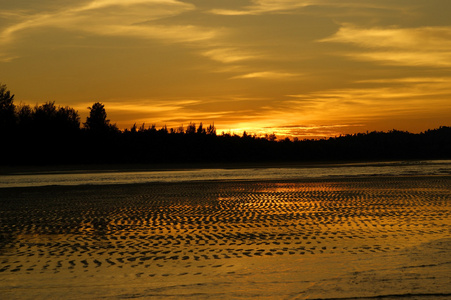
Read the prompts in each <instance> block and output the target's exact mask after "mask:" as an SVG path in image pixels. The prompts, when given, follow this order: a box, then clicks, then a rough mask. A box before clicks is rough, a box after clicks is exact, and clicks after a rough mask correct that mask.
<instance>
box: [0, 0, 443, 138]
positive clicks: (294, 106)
mask: <svg viewBox="0 0 451 300" xmlns="http://www.w3.org/2000/svg"><path fill="white" fill-rule="evenodd" d="M1 7H2V8H1V10H0V82H1V83H3V84H6V85H7V87H8V89H9V90H11V92H12V93H14V94H15V103H16V104H19V103H24V104H30V105H32V106H34V105H35V104H42V103H44V102H47V101H55V104H56V105H61V106H70V107H73V108H75V109H77V110H78V111H79V113H80V115H81V118H82V122H83V121H85V120H86V116H87V114H88V112H89V110H88V107H89V106H91V105H92V104H93V103H94V102H102V103H103V104H104V105H105V108H106V111H107V113H108V118H109V119H110V120H111V122H112V123H116V124H117V126H118V127H119V128H122V129H124V128H130V127H131V126H132V125H133V124H134V123H136V124H137V126H140V125H141V124H142V123H145V124H146V125H145V126H146V127H147V126H149V125H151V124H155V125H156V126H157V128H158V127H162V126H164V125H167V126H168V127H174V128H178V127H180V126H182V125H183V126H186V125H188V124H189V123H190V122H194V123H196V124H199V123H200V122H202V123H203V124H204V125H208V124H214V125H215V126H216V128H217V130H218V133H221V132H222V131H224V132H230V133H236V134H241V133H242V132H243V131H244V130H245V131H247V132H248V133H253V134H258V135H260V134H264V133H275V134H276V136H278V137H286V136H291V137H298V138H300V139H304V138H322V137H330V136H338V135H340V134H348V133H357V132H366V131H374V130H376V131H387V130H391V129H398V130H406V131H410V132H421V131H424V130H427V129H432V128H437V127H439V126H442V125H443V126H450V125H451V1H449V0H428V1H425V0H378V1H374V0H278V1H277V0H250V1H246V0H241V1H237V0H180V1H178V0H40V1H36V0H1Z"/></svg>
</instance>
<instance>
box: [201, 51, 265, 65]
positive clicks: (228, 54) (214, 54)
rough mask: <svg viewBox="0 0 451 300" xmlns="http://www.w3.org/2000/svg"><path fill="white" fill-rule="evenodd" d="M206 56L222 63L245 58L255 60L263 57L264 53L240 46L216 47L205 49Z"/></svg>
mask: <svg viewBox="0 0 451 300" xmlns="http://www.w3.org/2000/svg"><path fill="white" fill-rule="evenodd" d="M202 54H203V55H204V56H206V57H208V58H210V59H212V60H216V61H219V62H222V63H235V62H239V61H244V60H254V59H259V58H263V55H261V54H258V53H251V52H249V51H245V50H241V49H238V48H233V47H229V48H227V47H226V48H216V49H210V50H207V51H204V52H203V53H202Z"/></svg>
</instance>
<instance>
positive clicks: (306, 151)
mask: <svg viewBox="0 0 451 300" xmlns="http://www.w3.org/2000/svg"><path fill="white" fill-rule="evenodd" d="M88 109H89V115H88V117H87V118H86V121H85V122H81V120H80V116H79V113H78V111H76V110H74V109H73V108H71V107H67V106H66V107H61V106H57V105H55V102H46V103H44V104H42V105H36V106H35V107H31V106H29V105H24V104H20V105H15V103H14V95H12V94H11V92H10V91H9V90H8V89H7V87H6V85H4V84H3V85H2V84H0V155H1V156H0V157H1V160H0V165H4V166H6V165H7V166H14V165H60V164H99V163H101V164H112V163H165V164H171V163H197V162H207V163H208V162H221V163H227V162H311V161H371V160H400V159H402V160H404V159H451V127H448V126H441V127H440V128H437V129H432V130H431V129H430V130H427V131H424V132H422V133H418V134H414V133H409V132H405V131H398V130H391V131H388V132H376V131H375V132H367V133H358V134H350V135H342V136H339V137H331V138H327V139H320V140H296V139H295V140H290V139H288V138H286V139H283V140H278V139H277V137H276V136H275V135H273V134H271V135H266V136H264V137H258V136H255V135H248V134H246V133H245V132H244V133H243V135H242V136H239V135H236V134H229V133H222V134H221V135H219V134H217V133H216V129H215V127H214V125H209V126H207V127H205V126H204V125H203V124H202V123H200V124H198V125H196V124H194V123H190V124H189V125H188V126H186V127H182V126H181V127H179V128H167V127H166V126H164V127H162V128H156V126H155V125H151V126H148V127H146V126H145V124H142V125H141V126H139V127H137V126H136V125H134V126H133V127H132V128H130V129H125V130H119V129H118V128H117V126H116V125H114V124H112V123H111V122H110V120H108V119H107V113H106V109H105V106H104V105H103V104H102V103H100V102H95V103H94V104H93V105H92V106H91V107H89V108H88Z"/></svg>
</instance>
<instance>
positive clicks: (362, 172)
mask: <svg viewBox="0 0 451 300" xmlns="http://www.w3.org/2000/svg"><path fill="white" fill-rule="evenodd" d="M450 174H451V160H436V161H398V162H380V163H354V164H330V165H327V166H324V165H318V166H315V167H312V166H309V167H292V168H286V167H285V168H247V169H195V170H177V171H137V172H121V171H116V172H115V171H110V172H96V173H92V172H87V171H83V170H76V171H74V172H72V173H63V174H42V173H40V174H16V175H0V188H5V187H27V186H46V185H85V184H89V185H104V184H133V183H146V182H190V181H206V180H217V181H225V180H294V179H305V178H331V177H344V178H346V177H357V176H406V175H415V176H422V175H450Z"/></svg>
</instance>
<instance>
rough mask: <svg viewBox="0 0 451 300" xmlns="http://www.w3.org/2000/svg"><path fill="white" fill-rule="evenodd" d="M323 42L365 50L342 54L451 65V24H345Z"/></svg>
mask: <svg viewBox="0 0 451 300" xmlns="http://www.w3.org/2000/svg"><path fill="white" fill-rule="evenodd" d="M321 42H335V43H346V44H352V45H355V46H358V47H360V48H363V49H364V50H362V51H360V52H355V51H352V52H350V53H344V54H342V55H344V56H347V57H350V58H353V59H357V60H365V61H373V62H378V63H382V64H391V65H403V66H432V67H449V66H451V27H419V28H359V27H356V26H354V25H351V24H343V25H342V26H341V28H340V29H339V30H338V32H337V33H335V34H334V35H333V36H331V37H328V38H325V39H322V40H321Z"/></svg>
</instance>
